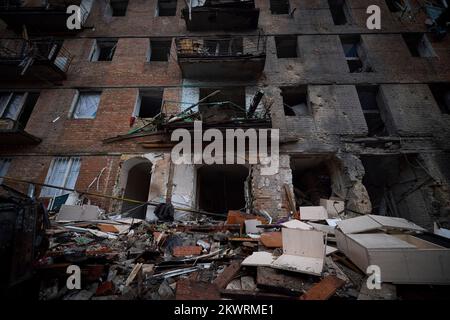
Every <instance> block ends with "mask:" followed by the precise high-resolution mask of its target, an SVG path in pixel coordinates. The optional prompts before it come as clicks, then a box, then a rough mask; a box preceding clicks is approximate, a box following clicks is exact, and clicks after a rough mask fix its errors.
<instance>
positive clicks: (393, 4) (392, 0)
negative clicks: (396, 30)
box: [386, 0, 402, 12]
mask: <svg viewBox="0 0 450 320" xmlns="http://www.w3.org/2000/svg"><path fill="white" fill-rule="evenodd" d="M386 4H387V6H388V8H389V11H391V12H399V11H400V10H401V7H402V6H401V4H400V1H399V0H386Z"/></svg>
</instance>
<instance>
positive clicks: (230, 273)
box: [213, 261, 241, 289]
mask: <svg viewBox="0 0 450 320" xmlns="http://www.w3.org/2000/svg"><path fill="white" fill-rule="evenodd" d="M239 270H241V262H240V261H233V262H232V263H231V264H230V265H229V266H228V267H226V268H225V270H224V271H223V272H222V273H221V274H219V275H218V276H217V278H216V279H215V280H214V281H213V284H215V285H216V286H217V287H218V288H219V289H225V288H226V286H227V285H228V284H229V283H230V282H231V280H233V279H234V278H235V277H236V275H237V274H238V273H239Z"/></svg>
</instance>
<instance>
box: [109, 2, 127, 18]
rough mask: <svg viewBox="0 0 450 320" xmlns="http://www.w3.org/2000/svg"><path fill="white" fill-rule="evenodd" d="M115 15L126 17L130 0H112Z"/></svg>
mask: <svg viewBox="0 0 450 320" xmlns="http://www.w3.org/2000/svg"><path fill="white" fill-rule="evenodd" d="M110 5H111V9H112V15H113V17H124V16H125V15H126V14H127V7H128V0H111V1H110Z"/></svg>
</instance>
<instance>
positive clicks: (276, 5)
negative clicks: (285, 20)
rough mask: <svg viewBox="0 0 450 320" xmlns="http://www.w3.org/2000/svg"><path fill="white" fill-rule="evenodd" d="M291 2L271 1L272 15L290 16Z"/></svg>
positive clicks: (283, 0)
mask: <svg viewBox="0 0 450 320" xmlns="http://www.w3.org/2000/svg"><path fill="white" fill-rule="evenodd" d="M289 8H290V6H289V0H270V12H271V13H272V14H289Z"/></svg>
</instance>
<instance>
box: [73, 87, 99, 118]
mask: <svg viewBox="0 0 450 320" xmlns="http://www.w3.org/2000/svg"><path fill="white" fill-rule="evenodd" d="M100 95H101V92H97V91H89V92H87V91H82V92H79V93H78V95H77V96H76V97H75V99H76V103H75V107H74V109H73V118H74V119H94V118H95V116H96V115H97V109H98V105H99V103H100Z"/></svg>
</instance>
